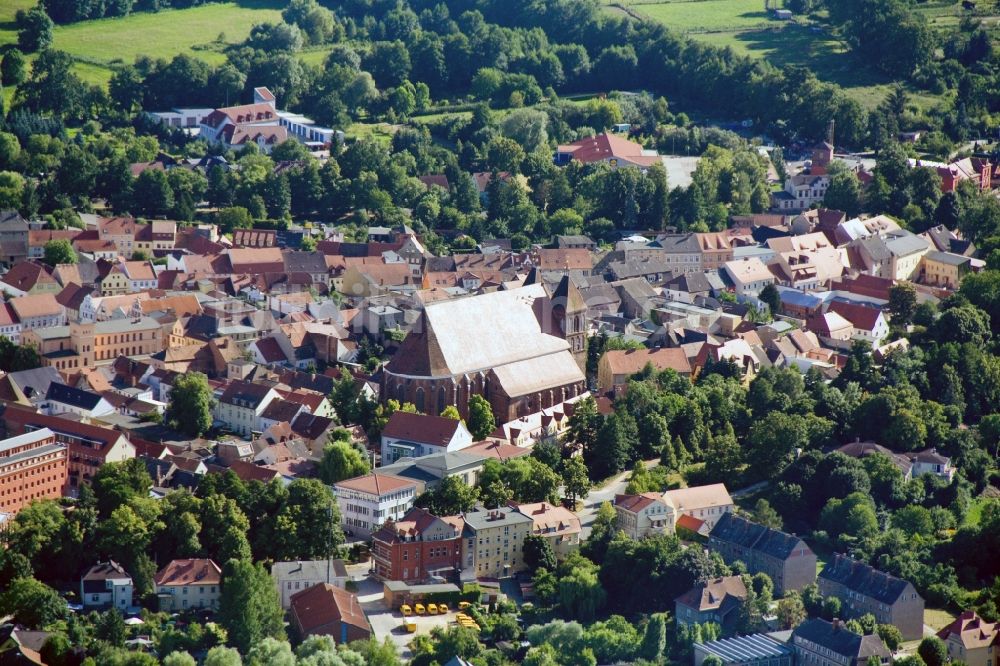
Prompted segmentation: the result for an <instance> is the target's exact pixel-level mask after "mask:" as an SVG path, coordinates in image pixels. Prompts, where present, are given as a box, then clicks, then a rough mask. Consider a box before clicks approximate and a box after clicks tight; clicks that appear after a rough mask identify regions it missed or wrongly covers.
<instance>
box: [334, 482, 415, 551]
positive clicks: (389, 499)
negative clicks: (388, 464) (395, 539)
mask: <svg viewBox="0 0 1000 666" xmlns="http://www.w3.org/2000/svg"><path fill="white" fill-rule="evenodd" d="M418 483H419V482H417V481H413V480H410V479H403V478H400V477H398V476H390V475H388V474H380V473H378V472H373V473H371V474H366V475H364V476H359V477H357V478H354V479H347V480H345V481H340V482H339V483H335V484H334V486H333V493H334V495H336V497H337V505H338V506H339V507H340V522H341V525H342V526H343V528H344V531H345V532H346V533H348V534H350V535H352V536H359V537H364V538H367V537H369V536H371V535H372V533H373V532H375V531H376V530H377V529H378V528H379V527H381V526H382V524H383V523H384V522H385V521H386V520H389V519H392V520H397V519H399V518H400V517H402V516H403V514H405V513H406V512H407V511H409V510H410V507H412V506H413V500H415V499H416V497H417V494H418V492H417V491H418Z"/></svg>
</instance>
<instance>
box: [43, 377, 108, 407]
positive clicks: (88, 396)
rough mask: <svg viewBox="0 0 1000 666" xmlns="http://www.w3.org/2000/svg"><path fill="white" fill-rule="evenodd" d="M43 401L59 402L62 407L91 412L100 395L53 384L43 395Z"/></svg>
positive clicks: (98, 401) (99, 399)
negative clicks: (69, 406) (68, 406)
mask: <svg viewBox="0 0 1000 666" xmlns="http://www.w3.org/2000/svg"><path fill="white" fill-rule="evenodd" d="M45 399H46V400H53V401H55V402H61V403H62V404H64V405H72V406H73V407H79V408H80V409H86V410H92V409H94V408H95V407H97V405H98V403H100V402H101V394H100V393H94V392H92V391H84V390H83V389H78V388H73V387H72V386H67V385H66V384H56V383H55V382H53V383H51V384H49V390H48V391H47V392H46V393H45Z"/></svg>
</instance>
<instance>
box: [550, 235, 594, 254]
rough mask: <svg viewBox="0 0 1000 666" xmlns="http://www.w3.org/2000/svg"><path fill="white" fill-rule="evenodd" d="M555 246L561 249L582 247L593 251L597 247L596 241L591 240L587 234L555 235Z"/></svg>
mask: <svg viewBox="0 0 1000 666" xmlns="http://www.w3.org/2000/svg"><path fill="white" fill-rule="evenodd" d="M556 247H557V248H559V249H561V250H577V249H582V250H590V251H591V252H593V251H595V250H596V249H597V243H595V242H594V241H593V240H591V238H590V237H589V236H580V235H571V236H556Z"/></svg>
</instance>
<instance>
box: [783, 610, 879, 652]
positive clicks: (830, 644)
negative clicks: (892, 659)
mask: <svg viewBox="0 0 1000 666" xmlns="http://www.w3.org/2000/svg"><path fill="white" fill-rule="evenodd" d="M797 638H802V639H805V640H807V641H810V642H811V643H815V644H816V645H819V646H821V647H824V648H826V649H828V650H830V651H831V652H833V653H835V654H838V655H842V656H844V657H848V658H850V659H851V660H855V659H860V660H862V661H864V660H865V659H867V658H868V657H870V656H872V655H878V656H881V657H886V658H888V657H889V650H888V649H886V647H885V644H884V643H882V639H880V638H879V637H878V636H876V635H875V634H872V635H870V636H862V635H861V634H856V633H854V632H853V631H851V630H850V629H847V628H846V627H844V626H843V624H840V623H838V624H834V623H832V622H827V621H826V620H821V619H819V618H814V619H812V620H806V621H805V622H803V623H802V624H800V625H799V626H798V627H796V628H795V631H793V632H792V643H793V644H794V643H795V641H796V639H797Z"/></svg>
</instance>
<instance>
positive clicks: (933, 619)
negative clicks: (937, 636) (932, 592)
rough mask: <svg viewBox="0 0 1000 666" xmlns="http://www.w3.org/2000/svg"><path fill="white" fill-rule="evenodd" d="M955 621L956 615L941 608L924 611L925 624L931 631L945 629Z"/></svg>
mask: <svg viewBox="0 0 1000 666" xmlns="http://www.w3.org/2000/svg"><path fill="white" fill-rule="evenodd" d="M954 620H955V615H954V614H953V613H949V612H948V611H946V610H941V609H940V608H925V609H924V624H926V625H927V626H928V627H930V628H931V629H943V628H944V627H946V626H948V625H949V624H951V623H952V622H954Z"/></svg>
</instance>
